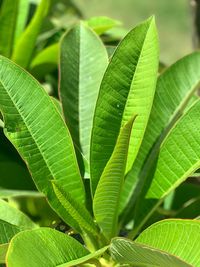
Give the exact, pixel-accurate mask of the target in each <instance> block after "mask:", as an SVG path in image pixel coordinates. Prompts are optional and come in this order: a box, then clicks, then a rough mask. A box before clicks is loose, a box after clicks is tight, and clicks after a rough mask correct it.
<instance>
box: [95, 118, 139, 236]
mask: <svg viewBox="0 0 200 267" xmlns="http://www.w3.org/2000/svg"><path fill="white" fill-rule="evenodd" d="M135 119H136V116H134V117H133V118H132V119H131V120H130V121H129V122H128V123H127V124H125V125H124V126H123V128H122V129H121V131H120V134H119V137H118V140H117V143H116V146H115V148H114V151H113V154H112V156H111V157H110V159H109V161H108V163H107V165H106V167H105V169H104V171H103V173H102V175H101V178H100V180H99V183H98V185H97V189H96V192H95V195H94V201H93V210H94V215H95V218H96V221H97V223H98V225H99V226H100V227H101V229H102V231H103V234H104V235H105V237H106V238H107V240H110V239H111V238H112V237H113V236H115V235H116V234H117V222H118V209H119V200H120V194H121V191H122V186H123V182H124V175H125V170H126V161H127V156H128V148H129V142H130V134H131V130H132V126H133V123H134V120H135Z"/></svg>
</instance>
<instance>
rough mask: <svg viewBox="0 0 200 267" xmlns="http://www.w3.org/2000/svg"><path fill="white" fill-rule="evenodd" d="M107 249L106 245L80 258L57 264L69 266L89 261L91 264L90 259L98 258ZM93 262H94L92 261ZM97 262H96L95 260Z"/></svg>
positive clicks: (62, 266)
mask: <svg viewBox="0 0 200 267" xmlns="http://www.w3.org/2000/svg"><path fill="white" fill-rule="evenodd" d="M107 249H108V246H106V247H103V248H101V249H99V250H97V251H95V252H93V253H90V254H88V255H86V256H84V257H82V258H79V259H77V260H73V261H70V262H68V263H64V264H62V265H59V266H58V267H70V266H79V264H83V263H87V262H88V263H90V262H91V264H92V261H90V260H92V259H95V258H98V257H99V256H101V255H102V254H103V253H104V252H105V251H106V250H107ZM94 263H95V262H94ZM97 263H98V262H97ZM89 266H91V265H89Z"/></svg>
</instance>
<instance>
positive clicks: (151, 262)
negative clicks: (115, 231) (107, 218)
mask: <svg viewBox="0 0 200 267" xmlns="http://www.w3.org/2000/svg"><path fill="white" fill-rule="evenodd" d="M110 251H111V255H112V258H113V259H114V260H115V261H116V262H117V263H120V264H122V265H126V266H127V265H128V266H144V267H145V266H152V267H153V266H173V267H192V266H191V265H190V264H187V263H186V262H184V261H182V260H181V259H179V258H178V257H175V256H173V255H170V254H168V253H166V252H165V251H162V250H158V249H155V248H153V247H151V246H147V245H144V244H140V243H136V242H133V241H131V240H128V239H125V238H114V239H113V240H112V242H111V245H110Z"/></svg>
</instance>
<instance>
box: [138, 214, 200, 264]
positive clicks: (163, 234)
mask: <svg viewBox="0 0 200 267" xmlns="http://www.w3.org/2000/svg"><path fill="white" fill-rule="evenodd" d="M199 238H200V221H197V220H176V219H171V220H164V221H160V222H157V223H155V224H153V225H151V226H150V227H149V228H147V229H146V230H144V231H143V232H142V233H141V234H140V235H139V237H138V238H137V239H136V242H139V243H142V244H145V245H148V246H151V247H153V248H157V249H161V250H163V251H166V252H168V253H170V254H173V255H175V256H177V257H179V258H180V259H182V260H183V261H185V262H187V263H188V264H191V266H195V267H198V266H200V244H199ZM171 266H172V265H171Z"/></svg>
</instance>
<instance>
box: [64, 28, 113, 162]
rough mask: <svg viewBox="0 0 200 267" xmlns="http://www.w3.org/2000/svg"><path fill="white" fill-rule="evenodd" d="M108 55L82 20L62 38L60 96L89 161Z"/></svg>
mask: <svg viewBox="0 0 200 267" xmlns="http://www.w3.org/2000/svg"><path fill="white" fill-rule="evenodd" d="M107 64H108V56H107V52H106V49H105V47H104V46H103V43H102V42H101V41H100V39H99V38H98V36H97V35H96V34H95V33H94V32H93V31H92V30H91V29H89V28H88V27H86V26H84V24H82V23H80V24H78V25H76V26H75V27H74V28H72V29H71V30H70V31H68V32H67V33H66V34H65V35H64V37H63V39H62V41H61V52H60V98H61V102H62V105H63V111H64V115H65V119H66V123H67V125H68V127H69V130H70V132H71V135H72V138H73V140H74V143H75V144H76V146H77V147H78V149H79V150H80V151H82V153H83V155H84V157H85V158H86V159H87V160H89V151H90V138H91V129H92V121H93V115H94V109H95V104H96V99H97V95H98V92H99V87H100V82H101V80H102V77H103V73H104V71H105V69H106V66H107Z"/></svg>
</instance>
